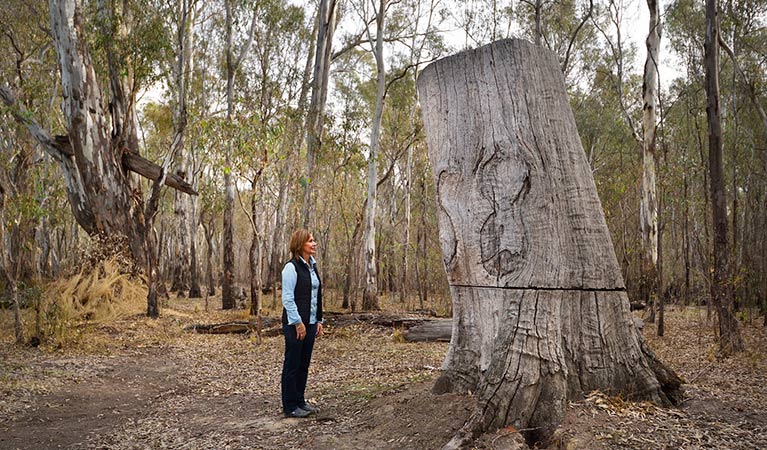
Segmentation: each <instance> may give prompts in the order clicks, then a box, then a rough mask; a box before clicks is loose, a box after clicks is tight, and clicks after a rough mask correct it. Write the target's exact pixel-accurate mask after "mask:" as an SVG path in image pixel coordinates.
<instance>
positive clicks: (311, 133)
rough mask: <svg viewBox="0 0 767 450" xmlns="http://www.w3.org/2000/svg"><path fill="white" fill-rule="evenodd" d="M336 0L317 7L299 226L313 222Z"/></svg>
mask: <svg viewBox="0 0 767 450" xmlns="http://www.w3.org/2000/svg"><path fill="white" fill-rule="evenodd" d="M337 6H338V5H337V2H336V0H320V4H319V7H318V9H317V24H316V26H317V45H316V53H315V58H314V74H313V78H312V97H311V100H310V103H309V112H308V114H307V116H306V174H305V179H304V183H305V184H304V205H303V209H302V214H303V220H302V222H303V226H304V227H305V228H309V227H311V226H313V225H314V204H313V200H312V183H313V182H314V179H313V177H314V161H315V159H316V158H317V152H318V151H319V149H320V146H321V143H322V131H323V123H324V117H323V116H324V114H325V103H326V102H327V98H328V81H329V79H330V63H331V60H330V56H331V50H332V46H333V35H334V34H335V30H336V8H337Z"/></svg>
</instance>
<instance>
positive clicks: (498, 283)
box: [418, 40, 679, 448]
mask: <svg viewBox="0 0 767 450" xmlns="http://www.w3.org/2000/svg"><path fill="white" fill-rule="evenodd" d="M418 92H419V94H420V101H421V107H422V114H423V119H424V125H425V130H426V137H427V143H428V147H429V157H430V160H431V164H432V168H433V171H434V177H435V180H436V188H437V196H438V202H439V211H440V216H439V227H440V242H441V245H442V254H443V260H444V263H445V268H446V271H447V274H448V280H449V283H450V291H451V295H452V298H453V314H454V319H453V323H454V324H453V333H452V340H451V343H450V348H449V350H448V354H447V356H446V359H445V362H444V364H443V375H442V376H441V377H440V378H439V379H438V380H437V383H436V384H435V391H436V392H447V391H453V392H467V391H472V392H475V393H476V394H477V396H478V399H479V408H478V410H477V411H476V412H475V413H474V414H473V415H472V417H471V418H470V419H469V421H468V422H467V424H466V426H465V427H464V428H463V429H462V430H461V432H459V433H458V434H457V435H456V437H455V438H454V439H453V440H452V441H451V442H450V443H449V444H448V445H447V446H446V448H453V447H458V446H461V445H464V444H466V443H467V442H470V441H471V440H472V439H473V438H475V437H476V436H477V435H478V434H479V433H481V432H483V431H485V430H487V429H489V428H493V427H501V426H504V425H507V424H511V425H513V426H514V427H516V428H517V429H527V430H529V431H528V433H526V437H527V439H528V441H537V440H540V439H545V438H546V436H548V435H549V434H550V433H551V432H553V430H554V429H555V428H556V426H557V425H558V424H559V423H560V422H561V419H562V418H563V416H564V413H565V408H566V405H567V402H568V400H569V399H574V398H578V397H581V396H582V395H583V394H584V393H587V392H589V391H592V390H595V389H599V390H602V391H606V392H609V393H615V394H622V395H624V396H626V397H629V398H636V399H649V400H653V401H655V402H658V403H660V404H668V403H669V397H668V396H667V394H666V393H665V392H664V389H669V392H670V390H674V389H677V388H678V387H679V378H678V377H676V375H675V374H673V372H672V371H669V370H668V369H666V368H665V367H663V366H662V364H660V362H659V361H658V360H657V358H655V356H654V355H652V354H651V351H650V350H649V348H647V347H646V346H643V345H642V341H641V339H642V338H641V335H640V334H639V333H638V331H637V329H636V326H635V325H634V321H633V320H632V315H631V312H630V310H629V301H628V297H627V295H626V289H625V286H624V284H623V279H622V276H621V273H620V270H619V267H618V263H617V260H616V257H615V252H614V250H613V247H612V242H611V240H610V233H609V231H608V229H607V225H606V223H605V219H604V214H603V212H602V207H601V204H600V202H599V198H598V197H597V191H596V186H595V185H594V180H593V178H592V175H591V170H590V167H589V165H588V163H587V161H586V157H585V154H584V152H583V148H582V147H581V142H580V138H579V136H578V131H577V129H576V125H575V119H574V117H573V114H572V110H571V108H570V105H569V103H568V99H567V94H566V92H565V85H564V79H563V77H562V72H561V70H560V68H559V63H558V62H557V59H556V57H555V56H554V54H553V53H551V52H550V51H548V50H546V49H543V48H539V47H535V46H533V45H532V44H530V43H527V42H525V41H521V40H503V41H498V42H495V43H493V44H490V45H487V46H484V47H481V48H479V49H476V50H472V51H466V52H462V53H459V54H457V55H453V56H450V57H448V58H444V59H442V60H439V61H437V62H435V63H433V64H431V65H429V66H428V67H427V68H426V69H425V70H424V71H423V73H422V74H421V76H420V77H419V79H418ZM656 372H658V374H657V375H656ZM659 376H660V377H662V379H663V383H661V382H659Z"/></svg>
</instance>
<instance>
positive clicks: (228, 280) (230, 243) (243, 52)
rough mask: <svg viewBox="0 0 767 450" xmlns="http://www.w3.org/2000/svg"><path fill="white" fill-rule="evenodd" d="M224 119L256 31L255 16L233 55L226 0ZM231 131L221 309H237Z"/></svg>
mask: <svg viewBox="0 0 767 450" xmlns="http://www.w3.org/2000/svg"><path fill="white" fill-rule="evenodd" d="M224 3H225V6H226V30H225V33H226V119H227V122H228V123H229V124H232V123H233V120H234V100H235V99H234V76H235V74H236V72H237V69H238V68H239V67H240V64H241V63H242V60H243V59H244V58H245V56H247V54H248V52H249V51H250V46H251V44H252V43H253V38H254V36H255V31H256V12H255V11H254V13H253V18H252V20H251V23H250V31H249V34H248V36H247V38H246V40H245V43H244V44H243V45H242V48H241V49H240V54H239V55H235V54H234V50H233V36H232V35H233V26H234V25H233V22H234V18H233V15H234V13H233V11H232V7H233V5H232V2H231V0H226V1H225V2H224ZM232 134H233V133H232V132H231V131H230V133H229V136H228V139H227V146H226V167H225V168H224V189H225V193H224V232H223V238H222V240H223V242H222V245H221V247H222V248H223V251H224V258H223V279H222V280H221V281H222V282H221V304H222V308H223V309H233V308H234V307H235V306H236V301H235V298H234V270H235V268H234V198H235V196H236V191H235V190H236V189H237V186H236V185H235V183H234V177H233V174H232V171H233V170H234V164H233V155H232V153H233V152H234V137H233V136H232Z"/></svg>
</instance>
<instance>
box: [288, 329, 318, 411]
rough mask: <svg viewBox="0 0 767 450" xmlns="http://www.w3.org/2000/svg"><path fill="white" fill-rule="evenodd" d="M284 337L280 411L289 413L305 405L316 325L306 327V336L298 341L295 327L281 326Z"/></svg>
mask: <svg viewBox="0 0 767 450" xmlns="http://www.w3.org/2000/svg"><path fill="white" fill-rule="evenodd" d="M282 334H283V335H284V336H285V362H283V364H282V410H283V412H291V411H293V410H294V409H296V408H297V407H299V406H301V405H303V404H304V403H306V399H304V391H306V379H307V378H308V377H309V363H311V361H312V349H313V348H314V338H315V337H316V336H317V324H313V325H306V336H305V337H304V339H303V340H301V341H299V340H298V337H296V326H295V325H283V326H282Z"/></svg>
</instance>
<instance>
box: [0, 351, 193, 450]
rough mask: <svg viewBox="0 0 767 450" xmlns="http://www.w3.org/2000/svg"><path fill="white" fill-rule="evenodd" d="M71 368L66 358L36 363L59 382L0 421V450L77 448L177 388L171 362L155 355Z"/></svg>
mask: <svg viewBox="0 0 767 450" xmlns="http://www.w3.org/2000/svg"><path fill="white" fill-rule="evenodd" d="M77 366H78V364H77V363H73V362H72V361H71V360H69V359H63V360H52V361H49V362H47V363H45V364H43V365H42V367H41V369H42V371H43V373H49V374H54V376H63V378H64V380H62V383H60V384H59V385H58V386H56V387H55V388H52V390H51V392H50V393H48V394H44V395H42V396H39V397H37V398H35V399H34V402H32V403H31V404H30V405H28V406H29V407H28V408H25V409H24V410H23V411H20V413H19V414H17V415H16V417H15V419H13V420H10V421H3V422H2V423H0V448H9V449H15V448H25V449H26V448H30V449H31V448H39V449H45V448H70V447H75V448H77V447H83V446H85V443H86V442H87V441H88V440H89V439H91V438H92V437H93V436H98V435H102V434H108V433H110V432H111V431H112V430H114V429H115V428H117V427H118V426H119V425H120V424H122V423H126V422H130V421H136V420H139V419H140V418H141V417H142V416H143V415H144V414H146V411H147V410H149V409H151V408H152V407H153V404H155V403H156V401H157V399H158V398H160V397H162V396H163V395H169V394H170V393H174V392H178V391H179V390H180V386H179V384H178V382H177V381H176V379H175V374H176V372H177V370H178V366H177V364H176V363H175V362H174V361H173V360H172V359H168V358H165V357H162V356H159V355H152V356H138V357H135V356H134V357H118V358H109V359H105V360H103V361H99V362H97V361H88V362H87V363H86V366H85V367H84V369H85V370H84V371H79V370H78V367H77Z"/></svg>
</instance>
